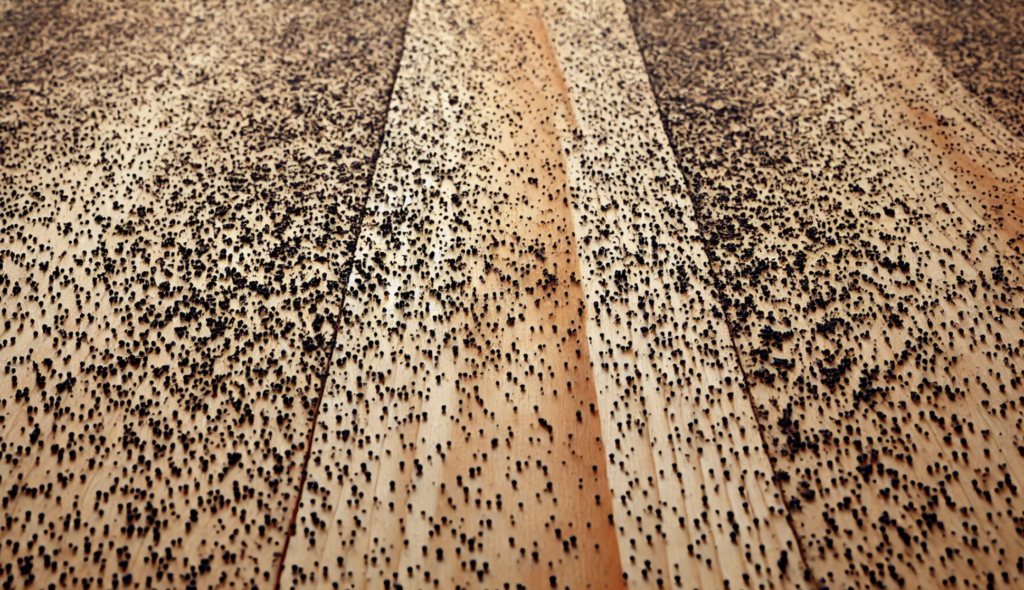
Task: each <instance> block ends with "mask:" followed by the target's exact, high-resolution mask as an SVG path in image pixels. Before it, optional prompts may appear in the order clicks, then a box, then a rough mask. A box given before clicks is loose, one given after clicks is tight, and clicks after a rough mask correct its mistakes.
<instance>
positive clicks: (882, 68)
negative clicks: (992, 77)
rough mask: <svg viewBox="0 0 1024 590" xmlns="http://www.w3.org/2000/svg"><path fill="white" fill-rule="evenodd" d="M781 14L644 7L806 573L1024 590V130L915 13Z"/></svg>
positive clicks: (660, 91)
mask: <svg viewBox="0 0 1024 590" xmlns="http://www.w3.org/2000/svg"><path fill="white" fill-rule="evenodd" d="M772 6H773V7H772V8H769V7H768V6H767V5H762V4H761V3H758V2H748V3H736V4H730V5H728V6H726V5H722V4H718V3H712V2H704V3H702V2H698V3H678V2H633V3H631V14H632V17H633V22H634V24H635V25H636V27H637V36H638V39H639V40H640V44H641V47H642V48H643V51H644V55H645V58H646V60H647V63H648V66H649V68H650V71H651V77H652V81H653V85H654V88H655V92H656V94H657V96H658V97H659V106H660V107H661V109H662V113H663V115H664V120H665V122H666V126H667V127H668V129H669V132H670V136H671V137H672V139H673V143H674V147H675V150H676V155H677V157H678V158H679V161H680V165H681V166H682V167H683V168H684V170H686V171H688V172H689V174H690V177H691V179H692V182H691V185H690V187H689V194H690V198H691V200H692V201H693V202H694V204H695V206H696V211H697V218H698V221H699V223H700V225H701V231H702V233H703V237H704V243H705V247H706V249H707V251H708V254H709V257H710V259H711V262H712V266H711V268H712V271H713V275H714V277H715V283H716V288H717V289H718V291H719V293H720V298H721V301H722V302H723V304H724V307H725V312H726V314H727V317H728V319H729V322H730V325H731V328H732V333H733V335H734V337H735V340H736V343H737V345H738V347H739V350H740V353H741V363H742V365H743V369H744V371H745V373H746V375H747V378H748V384H749V387H750V391H751V395H752V396H753V398H754V399H755V403H757V404H758V410H759V411H760V412H761V413H762V414H761V415H762V419H761V424H762V426H763V427H764V434H765V436H766V438H767V439H768V440H769V441H770V442H769V448H770V452H771V454H772V456H773V459H774V460H777V463H776V474H777V476H778V478H779V479H780V480H782V481H783V482H784V487H785V489H786V495H787V499H788V502H789V505H790V509H791V514H792V517H793V522H794V526H795V528H796V531H797V533H798V534H799V535H800V538H801V544H802V545H803V546H804V547H805V552H806V555H807V556H808V566H809V567H811V569H812V570H813V571H814V574H815V577H816V579H817V583H818V585H819V586H821V587H832V586H838V587H843V588H846V587H858V588H860V587H868V586H878V587H881V586H883V585H887V584H897V585H900V586H911V587H919V588H926V587H935V586H936V585H937V584H939V583H941V584H942V585H944V586H949V585H956V584H957V583H958V580H959V581H961V582H962V583H966V584H969V585H972V586H980V585H989V587H992V585H993V584H995V585H1009V586H1013V585H1015V584H1019V583H1020V582H1019V580H1020V576H1021V573H1020V567H1019V565H1018V564H1020V563H1024V562H1021V561H1020V560H1021V558H1022V552H1021V543H1020V537H1019V536H1020V531H1021V529H1020V527H1019V525H1018V524H1017V519H1018V516H1017V515H1016V513H1015V511H1014V505H1015V503H1014V500H1015V496H1016V486H1017V483H1016V482H1017V481H1019V478H1020V477H1021V476H1022V467H1024V459H1022V453H1020V452H1019V447H1020V445H1021V442H1022V441H1021V435H1020V433H1019V417H1020V409H1019V407H1018V406H1019V404H1020V403H1021V400H1020V399H1019V398H1020V395H1019V393H1018V392H1019V390H1020V377H1019V374H1020V368H1019V367H1020V361H1019V359H1018V357H1019V354H1020V346H1021V343H1022V342H1024V340H1022V335H1024V334H1022V332H1024V326H1022V323H1021V321H1022V316H1024V308H1022V305H1021V304H1022V302H1024V298H1022V294H1021V293H1022V292H1021V274H1020V272H1021V263H1022V260H1021V258H1020V250H1019V248H1020V247H1019V244H1018V240H1019V238H1020V236H1021V225H1020V224H1021V212H1020V203H1021V194H1020V188H1021V186H1022V184H1021V181H1022V170H1021V165H1020V162H1021V159H1020V156H1021V145H1020V143H1019V141H1018V140H1017V139H1016V138H1015V137H1014V134H1013V133H1010V132H1008V131H1007V129H1006V128H1005V127H1004V126H1003V125H1002V124H1001V123H1000V120H999V119H998V118H997V117H995V116H993V114H992V113H990V112H989V111H988V110H986V108H984V106H983V105H982V104H981V101H979V100H978V98H977V97H975V96H974V95H972V94H971V93H969V92H966V91H965V90H964V88H963V86H961V85H960V84H959V83H958V81H957V80H956V78H955V77H954V76H952V75H951V74H950V73H949V71H947V70H946V69H945V67H944V66H943V64H942V62H941V61H940V60H939V59H937V58H936V57H935V56H934V55H933V54H932V53H931V52H930V51H929V50H928V46H927V45H926V44H923V43H921V42H920V41H918V39H917V38H916V37H914V35H913V34H912V33H911V32H910V30H909V29H910V28H911V27H910V23H908V22H906V21H905V20H904V17H903V16H902V14H903V13H902V12H900V11H896V12H893V11H891V10H887V9H885V7H883V6H880V5H876V4H872V3H870V2H825V3H815V4H802V3H788V2H784V3H773V5H772ZM979 75H982V74H979Z"/></svg>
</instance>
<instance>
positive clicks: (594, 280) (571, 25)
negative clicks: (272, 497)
mask: <svg viewBox="0 0 1024 590" xmlns="http://www.w3.org/2000/svg"><path fill="white" fill-rule="evenodd" d="M406 42H407V51H406V54H405V57H404V58H403V64H402V68H401V71H400V73H399V78H398V82H397V85H396V90H395V95H394V97H393V99H392V107H391V115H390V116H389V120H388V130H387V132H386V139H385V145H384V149H383V152H382V155H381V160H380V163H379V166H378V169H377V177H376V179H375V181H374V193H373V197H372V199H371V201H370V205H369V206H368V215H367V217H366V219H365V221H364V226H363V231H362V234H361V236H360V242H359V248H358V250H357V253H356V265H355V268H356V271H357V272H355V273H354V274H353V277H352V281H351V282H350V284H349V293H348V294H347V296H346V299H345V301H346V305H345V311H344V313H343V317H344V322H343V328H342V330H341V331H340V332H339V339H338V342H337V349H336V352H335V357H334V360H333V363H332V371H331V375H330V378H329V387H328V390H327V394H326V396H325V399H324V404H323V408H322V410H321V420H320V422H319V423H318V425H317V427H318V428H319V429H321V434H320V435H318V436H316V437H315V440H316V443H315V446H314V447H313V455H312V464H311V465H310V483H309V485H307V487H306V489H305V490H304V492H303V498H302V501H301V503H300V516H299V522H298V529H301V531H302V533H303V542H302V543H293V544H292V545H291V547H290V548H291V553H290V554H289V557H288V561H289V563H290V564H292V565H290V566H289V567H288V568H287V569H286V571H287V572H288V573H290V574H291V576H290V582H291V583H292V584H294V585H302V584H318V585H322V586H326V585H328V584H332V583H334V582H336V581H338V580H339V579H340V580H341V582H343V584H344V585H345V586H346V587H363V586H371V587H372V586H378V585H380V584H381V583H382V582H384V583H393V584H396V585H397V584H402V585H403V586H404V585H410V586H426V585H430V584H433V585H435V586H442V587H473V586H475V585H478V584H479V585H482V586H483V587H490V586H493V585H517V584H523V585H525V586H527V587H534V586H536V585H538V584H547V583H549V582H550V584H551V585H554V586H557V587H563V586H564V587H622V586H625V585H631V586H636V587H641V586H646V585H648V584H656V585H664V584H675V585H677V586H679V585H683V584H686V585H689V584H691V583H692V584H694V585H704V586H709V587H710V586H720V585H722V584H723V581H727V580H731V581H734V583H744V582H749V583H755V582H757V583H760V584H764V585H766V586H768V587H780V586H781V587H790V586H798V585H800V584H801V582H802V578H803V570H804V566H803V564H802V560H801V558H800V556H799V551H798V548H797V547H796V545H795V543H794V538H793V535H792V532H791V530H790V529H789V526H788V524H787V523H786V521H785V513H786V508H785V506H784V504H783V502H782V500H781V495H780V492H779V490H778V489H777V488H776V487H775V485H774V484H773V483H772V480H771V477H770V471H771V468H770V465H769V462H768V460H767V456H766V455H765V454H764V451H763V449H762V448H761V445H762V441H761V439H760V437H759V435H758V433H757V429H756V423H755V421H754V416H753V412H752V410H751V408H750V405H749V401H748V399H747V398H746V397H745V396H744V395H743V392H742V390H741V389H740V387H739V382H740V379H739V378H738V376H739V374H738V372H737V371H736V369H737V366H736V364H735V356H734V354H733V352H732V350H731V349H729V348H726V345H727V342H728V336H727V329H726V326H725V324H724V322H723V320H722V316H721V313H720V312H719V313H717V315H716V313H715V304H714V302H713V298H712V297H711V295H710V288H709V286H708V285H707V284H706V283H704V281H703V278H702V276H701V275H702V268H704V267H706V266H707V262H706V259H705V258H704V257H703V253H702V251H701V249H700V247H699V245H698V244H697V242H696V225H695V224H694V223H693V221H692V213H691V210H690V209H689V208H688V207H687V206H686V205H685V204H683V206H682V207H678V208H675V209H673V211H672V214H671V217H670V218H666V216H665V215H664V213H662V212H661V207H664V206H665V205H669V206H674V202H675V198H674V193H673V192H672V191H671V189H672V187H673V186H674V187H676V191H675V192H676V193H678V187H679V186H680V183H681V177H680V174H679V171H678V169H677V167H676V166H675V163H674V161H673V160H672V158H671V151H670V149H669V146H668V143H667V141H666V139H665V137H664V133H663V130H662V129H661V128H660V126H659V125H658V124H657V123H658V121H657V118H656V116H655V113H656V111H655V106H654V102H653V97H652V95H651V92H650V86H649V85H648V84H647V81H646V75H645V72H644V71H643V64H642V61H641V60H640V57H639V54H638V52H637V49H636V45H635V42H634V41H633V40H632V33H631V30H630V28H629V24H628V20H627V18H626V15H625V10H624V7H623V5H622V4H621V3H617V2H598V3H572V2H567V3H557V2H556V3H550V4H545V3H524V4H518V3H513V2H508V3H497V4H494V3H483V2H480V3H461V4H446V3H443V2H423V3H418V4H417V5H416V7H415V8H414V10H413V13H412V17H411V21H410V25H409V33H408V35H407V38H406ZM655 149H657V152H655V151H654V150H655ZM659 193H661V194H659ZM641 220H643V221H645V222H646V223H649V224H650V228H649V229H648V228H647V226H646V225H644V226H642V225H641V223H640V221H641ZM655 220H657V223H658V229H657V230H655V229H654V225H655ZM648 233H650V234H651V235H656V236H657V237H656V238H655V239H654V242H653V243H652V242H650V241H648V238H647V234H648ZM658 240H661V243H660V244H659V243H658ZM641 302H642V305H643V307H641V308H640V309H641V310H642V311H641V312H640V313H638V312H637V311H636V308H635V306H636V305H638V304H641ZM641 315H642V317H641ZM702 341H703V342H704V343H703V344H702ZM719 343H720V345H721V346H722V347H723V348H722V349H718V348H717V346H718V345H719ZM713 346H714V347H713ZM684 438H685V442H684ZM684 579H685V582H684Z"/></svg>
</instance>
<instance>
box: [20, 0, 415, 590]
mask: <svg viewBox="0 0 1024 590" xmlns="http://www.w3.org/2000/svg"><path fill="white" fill-rule="evenodd" d="M13 10H14V13H8V15H9V16H11V19H10V20H9V21H6V19H5V21H6V22H9V23H12V24H14V25H15V26H14V27H7V28H6V29H5V35H7V39H8V40H9V41H11V43H10V44H8V45H7V46H6V47H5V51H7V52H8V59H5V60H4V64H3V66H2V70H0V72H2V74H0V75H2V78H0V96H2V98H0V100H2V101H3V104H4V106H3V108H2V110H0V175H2V182H0V186H2V188H0V207H2V214H3V221H0V301H2V305H0V307H2V309H0V314H2V320H0V321H2V322H3V326H2V328H0V364H2V365H3V367H4V374H3V385H2V387H0V438H2V439H3V442H2V443H0V453H2V460H3V468H2V469H0V485H2V487H3V489H4V492H5V496H4V498H3V513H4V515H5V519H4V521H3V522H2V523H0V541H2V542H0V562H3V563H5V564H7V565H8V566H9V567H10V568H11V569H8V570H7V572H6V573H7V574H9V575H11V576H12V578H11V582H12V583H14V584H16V585H18V586H21V585H29V586H30V587H32V586H31V585H32V584H34V585H35V586H38V587H44V586H46V585H48V584H51V583H56V584H58V585H61V586H70V587H82V588H89V587H93V588H95V587H101V588H102V587H108V585H109V586H114V587H118V586H128V587H141V586H142V585H145V586H146V587H150V586H154V587H168V588H180V587H186V586H191V587H200V586H203V587H218V586H235V585H244V586H246V587H254V586H255V587H272V586H273V585H274V584H275V582H276V576H277V572H278V569H279V567H280V565H281V554H282V552H283V546H284V543H285V539H286V531H287V529H288V526H289V523H290V521H291V519H292V516H293V514H294V509H295V505H296V502H297V499H298V497H297V493H296V492H297V489H298V480H299V477H300V472H301V468H302V463H303V459H304V456H305V450H306V448H307V445H308V440H307V439H308V435H309V432H310V428H309V427H310V425H311V420H310V417H309V414H308V411H309V410H311V409H313V407H315V404H312V405H311V404H310V400H311V399H315V397H316V396H317V395H318V393H319V390H320V388H321V386H322V378H323V377H322V375H323V370H324V367H325V364H326V359H327V356H328V353H329V350H330V348H331V342H332V340H333V333H334V330H333V324H334V323H335V320H336V317H337V312H336V310H337V309H338V304H337V298H336V297H337V291H338V285H339V284H341V283H343V282H344V278H343V277H344V276H346V272H347V263H346V261H347V259H348V252H349V251H350V250H349V248H348V246H347V244H348V243H349V242H350V241H351V238H350V234H349V230H350V227H351V225H352V223H353V221H354V220H355V219H358V217H359V215H360V213H361V209H362V205H363V200H364V199H365V195H366V190H367V188H368V183H369V179H370V178H371V176H372V174H371V173H370V171H371V170H372V165H373V158H374V153H375V149H376V146H377V145H378V141H379V137H380V134H381V132H382V130H383V120H384V112H385V104H386V97H387V96H388V94H389V92H390V89H391V83H392V80H393V75H394V72H395V69H396V66H397V61H398V56H399V51H400V49H401V43H402V41H401V39H402V32H403V30H404V24H405V17H406V14H407V12H406V10H407V5H404V6H403V4H402V3H391V4H387V5H384V6H381V5H380V4H379V3H373V4H372V5H370V4H361V3H351V4H348V5H345V6H335V5H333V4H330V5H320V4H317V3H292V4H289V5H259V6H250V5H249V4H248V3H237V4H236V3H225V4H215V5H210V4H205V3H190V2H174V3H161V4H155V3H154V4H150V3H125V4H121V3H95V4H94V3H78V2H71V3H66V4H63V5H57V6H36V5H33V4H24V5H18V6H16V7H14V8H13ZM37 17H38V18H37ZM17 23H26V26H37V25H38V27H40V34H39V35H38V36H37V35H25V34H21V33H20V32H19V30H18V27H17Z"/></svg>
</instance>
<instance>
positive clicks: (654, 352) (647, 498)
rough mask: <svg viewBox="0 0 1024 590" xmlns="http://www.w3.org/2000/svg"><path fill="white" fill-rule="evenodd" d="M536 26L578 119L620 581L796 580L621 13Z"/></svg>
mask: <svg viewBox="0 0 1024 590" xmlns="http://www.w3.org/2000/svg"><path fill="white" fill-rule="evenodd" d="M545 20H546V22H548V23H550V30H551V31H552V40H553V45H554V47H555V48H556V50H557V55H558V59H559V61H560V63H561V64H562V68H563V70H564V71H565V73H566V81H567V84H568V87H569V88H570V95H571V96H572V104H573V109H574V111H575V113H574V114H575V118H576V120H577V121H578V123H579V124H578V127H579V129H578V132H577V133H576V134H575V140H576V141H575V142H574V143H573V144H572V149H571V156H570V166H569V170H570V179H571V180H570V185H571V186H572V189H573V194H572V197H571V198H572V201H573V202H574V215H575V217H576V218H577V228H578V232H577V233H578V239H579V240H580V243H581V246H580V249H581V250H580V252H581V256H582V258H583V261H584V265H583V273H582V277H583V284H584V287H585V290H586V292H587V296H588V301H587V308H588V309H587V311H588V314H587V334H588V337H589V339H590V341H591V351H592V361H593V364H594V366H595V373H596V379H597V386H598V387H597V389H598V394H599V400H600V404H599V406H600V413H601V416H602V426H603V430H604V437H605V440H606V441H608V443H609V444H608V447H609V448H608V451H609V455H608V461H609V474H610V475H609V479H610V482H611V485H612V487H613V490H614V491H613V495H614V497H615V504H614V505H615V509H616V513H615V519H616V527H617V530H618V531H619V535H620V537H619V546H620V548H621V549H622V563H623V569H624V570H625V571H626V572H627V573H628V574H629V581H630V586H632V587H648V586H649V585H651V583H652V582H653V583H655V584H660V583H664V584H666V585H669V584H671V585H672V586H673V587H680V588H717V587H746V586H748V585H749V586H751V587H755V586H762V587H772V588H791V587H803V586H806V584H805V583H804V570H805V566H804V564H803V560H802V558H801V556H800V551H799V546H798V545H797V544H796V543H795V539H794V535H793V532H792V530H791V529H790V527H789V525H788V523H787V521H786V518H787V517H788V510H787V509H786V507H785V505H784V503H783V498H782V496H781V494H780V490H779V489H778V487H777V486H776V485H775V484H774V482H773V480H772V467H771V464H770V462H769V461H768V456H767V454H766V453H765V449H764V448H763V447H762V445H763V439H762V438H761V436H760V434H759V432H758V425H757V420H756V418H755V416H754V413H753V411H752V408H751V406H750V402H749V400H748V399H747V397H746V396H745V394H744V391H743V388H742V381H743V379H742V372H741V371H740V370H739V366H738V364H737V359H736V355H735V353H734V348H733V345H732V342H731V340H730V335H729V330H728V326H727V325H726V323H725V321H724V316H723V315H722V311H721V308H720V306H719V304H718V301H717V293H716V292H715V290H714V288H713V286H712V284H711V281H710V273H709V270H710V265H709V262H708V259H707V257H706V255H705V253H704V249H703V247H702V243H701V239H700V232H699V230H698V227H697V224H696V223H695V220H694V211H693V208H692V206H691V204H690V202H689V200H688V198H687V195H686V191H685V190H684V188H683V187H684V186H685V183H686V179H685V178H684V176H683V175H682V174H681V172H680V170H679V168H678V167H677V165H676V163H675V159H674V157H673V154H672V151H671V147H670V145H669V143H668V140H667V138H666V136H665V130H664V128H663V127H662V125H661V121H660V119H659V117H658V111H657V106H656V104H655V101H654V97H653V95H652V92H651V87H650V84H649V82H648V79H647V74H646V71H645V70H644V64H643V61H642V59H641V56H640V52H639V50H638V48H637V45H636V41H635V39H634V36H633V31H632V28H631V26H630V23H629V20H628V18H627V15H626V11H625V8H624V6H623V4H622V3H621V2H584V1H579V2H564V3H552V4H551V5H550V6H549V10H548V11H547V12H546V19H545Z"/></svg>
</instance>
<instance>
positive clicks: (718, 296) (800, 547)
mask: <svg viewBox="0 0 1024 590" xmlns="http://www.w3.org/2000/svg"><path fill="white" fill-rule="evenodd" d="M633 1H635V0H633ZM624 4H626V5H627V6H626V16H627V18H628V19H629V27H630V31H631V32H632V33H633V40H634V41H635V42H636V44H637V48H638V49H639V52H640V59H642V60H643V62H644V76H646V77H647V85H648V86H649V87H650V89H651V96H653V97H654V104H655V105H656V106H657V108H658V118H659V119H660V120H661V127H662V129H663V130H664V131H665V137H666V138H667V139H668V144H669V147H671V148H672V154H673V156H675V159H676V164H677V165H678V166H679V173H680V175H681V176H682V177H683V182H684V183H686V198H687V199H688V200H689V201H690V206H691V207H693V217H694V222H696V224H697V228H698V230H699V231H700V234H701V235H700V238H701V239H700V246H701V249H702V250H703V251H704V257H705V258H706V259H707V261H708V275H710V276H711V280H712V285H713V286H714V288H715V295H714V298H715V301H716V302H717V303H718V305H719V306H720V307H721V308H722V313H723V314H724V316H725V322H724V323H725V328H726V330H728V331H729V343H730V344H731V345H732V349H733V354H734V355H735V357H736V366H737V368H738V369H739V372H740V375H741V376H742V377H743V394H744V395H745V396H746V398H747V402H748V403H749V404H750V411H751V413H752V414H753V415H754V422H755V423H756V424H757V434H758V436H759V437H760V438H761V448H762V449H764V452H765V454H766V455H767V457H768V467H769V469H771V472H772V485H773V486H775V489H777V490H778V491H779V496H780V497H781V498H782V503H783V505H784V506H785V509H786V518H785V520H786V526H788V527H789V529H790V531H792V532H793V539H794V541H795V542H796V547H797V552H798V553H799V554H800V560H801V561H802V562H803V564H804V568H805V569H804V578H805V579H806V580H807V581H809V582H810V584H811V585H812V586H813V587H814V588H820V585H819V584H818V579H817V577H815V576H814V575H813V573H812V572H811V566H810V563H809V562H808V561H807V555H806V552H805V550H804V544H803V541H802V539H801V538H800V535H799V533H797V531H796V529H794V528H793V519H792V516H791V515H790V512H789V500H788V498H787V497H786V491H785V490H784V489H782V486H780V485H779V482H778V479H777V477H776V472H775V462H774V461H773V459H775V457H774V456H773V454H772V453H771V451H770V450H769V447H768V441H767V439H766V438H765V435H764V426H763V425H762V424H761V418H760V416H758V413H757V408H756V406H755V404H754V397H753V394H752V393H751V391H750V381H749V379H748V378H747V370H746V369H745V368H744V367H743V362H742V360H741V357H740V350H739V345H737V344H736V335H735V333H734V328H733V322H732V321H731V316H730V312H729V310H728V309H727V308H726V307H725V305H723V304H722V296H723V289H722V284H721V280H720V279H719V277H718V273H717V272H716V271H715V267H714V264H713V262H712V258H711V253H710V252H709V251H708V244H707V241H706V240H705V239H704V225H703V224H702V223H701V219H700V214H699V213H698V210H697V203H696V201H695V200H694V198H693V191H694V188H693V184H692V183H691V182H690V177H689V174H688V173H687V172H685V171H684V170H683V166H682V161H681V159H680V157H679V147H678V146H677V145H676V140H675V137H674V136H673V135H672V133H671V132H670V131H669V126H668V116H667V115H666V113H665V110H664V109H662V107H661V101H660V100H658V96H657V94H655V92H654V84H652V83H651V65H650V63H648V61H647V54H646V53H645V52H644V50H643V48H642V47H641V45H640V38H639V37H638V36H637V32H636V22H635V21H634V17H633V12H632V11H631V10H630V8H629V5H630V4H632V2H631V1H630V0H625V1H624Z"/></svg>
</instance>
